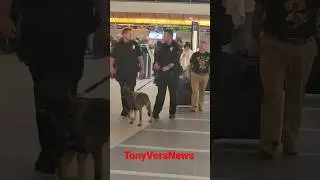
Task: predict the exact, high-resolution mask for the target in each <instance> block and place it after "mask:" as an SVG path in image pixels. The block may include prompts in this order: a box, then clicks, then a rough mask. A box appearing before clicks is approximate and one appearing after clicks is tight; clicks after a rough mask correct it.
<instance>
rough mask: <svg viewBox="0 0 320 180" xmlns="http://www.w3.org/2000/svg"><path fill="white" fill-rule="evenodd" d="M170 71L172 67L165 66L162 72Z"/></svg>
mask: <svg viewBox="0 0 320 180" xmlns="http://www.w3.org/2000/svg"><path fill="white" fill-rule="evenodd" d="M169 69H170V67H169V65H168V66H164V67H163V68H162V69H161V70H162V71H163V72H166V71H168V70H169Z"/></svg>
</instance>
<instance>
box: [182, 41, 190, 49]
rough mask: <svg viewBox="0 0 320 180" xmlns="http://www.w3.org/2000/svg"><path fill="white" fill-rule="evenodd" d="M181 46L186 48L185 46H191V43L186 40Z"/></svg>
mask: <svg viewBox="0 0 320 180" xmlns="http://www.w3.org/2000/svg"><path fill="white" fill-rule="evenodd" d="M183 47H184V48H187V47H189V48H191V43H190V42H186V43H184V46H183Z"/></svg>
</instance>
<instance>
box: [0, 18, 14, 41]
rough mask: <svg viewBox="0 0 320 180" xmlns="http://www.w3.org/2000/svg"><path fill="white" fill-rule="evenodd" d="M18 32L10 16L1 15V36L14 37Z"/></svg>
mask: <svg viewBox="0 0 320 180" xmlns="http://www.w3.org/2000/svg"><path fill="white" fill-rule="evenodd" d="M15 32H16V28H15V27H14V24H13V22H12V20H11V18H10V17H9V16H2V15H1V16H0V36H1V37H4V38H10V37H11V38H12V37H14V34H15Z"/></svg>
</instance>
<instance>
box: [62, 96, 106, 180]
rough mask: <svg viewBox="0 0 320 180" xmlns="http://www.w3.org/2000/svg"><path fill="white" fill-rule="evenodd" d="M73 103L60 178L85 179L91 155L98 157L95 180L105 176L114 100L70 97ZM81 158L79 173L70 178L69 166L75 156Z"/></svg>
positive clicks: (69, 179)
mask: <svg viewBox="0 0 320 180" xmlns="http://www.w3.org/2000/svg"><path fill="white" fill-rule="evenodd" d="M70 101H71V102H72V104H73V106H72V108H70V116H69V118H68V120H67V121H66V122H60V124H62V126H65V125H66V123H67V126H66V128H67V132H68V134H67V138H68V141H67V149H66V150H65V152H64V153H63V155H62V158H61V160H60V166H59V168H58V171H57V175H58V178H60V180H71V179H72V180H82V179H83V178H84V176H85V175H84V172H85V162H86V160H87V157H88V155H90V154H91V155H92V158H93V161H94V180H102V151H103V145H104V144H105V142H106V141H108V140H109V137H108V134H109V127H110V125H109V119H110V113H109V111H110V110H109V109H110V100H106V99H103V98H70ZM75 155H76V159H77V177H75V178H70V177H68V175H67V169H68V166H69V165H70V163H71V162H72V160H73V158H74V156H75Z"/></svg>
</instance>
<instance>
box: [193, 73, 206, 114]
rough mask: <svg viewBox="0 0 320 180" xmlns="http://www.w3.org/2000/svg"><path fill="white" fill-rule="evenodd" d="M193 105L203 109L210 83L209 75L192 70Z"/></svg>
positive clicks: (195, 107)
mask: <svg viewBox="0 0 320 180" xmlns="http://www.w3.org/2000/svg"><path fill="white" fill-rule="evenodd" d="M190 78H191V87H192V96H191V106H192V108H194V109H197V108H199V109H202V108H203V103H204V95H205V91H206V87H207V85H208V80H209V75H208V74H207V75H199V74H196V73H194V72H191V77H190Z"/></svg>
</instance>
